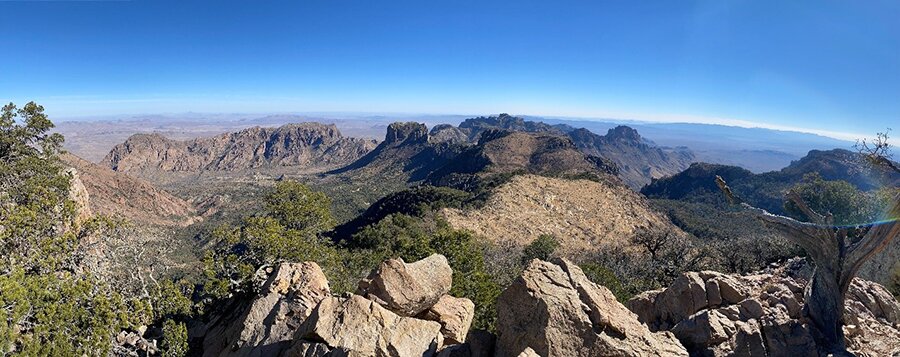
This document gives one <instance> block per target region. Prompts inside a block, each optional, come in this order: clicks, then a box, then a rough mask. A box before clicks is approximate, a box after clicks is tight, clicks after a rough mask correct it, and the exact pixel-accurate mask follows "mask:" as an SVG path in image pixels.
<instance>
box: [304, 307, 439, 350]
mask: <svg viewBox="0 0 900 357" xmlns="http://www.w3.org/2000/svg"><path fill="white" fill-rule="evenodd" d="M440 330H441V325H440V324H439V323H437V322H434V321H426V320H420V319H416V318H411V317H404V316H400V315H397V314H395V313H393V312H391V311H390V310H388V309H385V308H384V307H382V306H381V305H379V304H378V303H376V302H374V301H371V300H368V299H366V298H364V297H362V296H359V295H351V296H349V297H346V298H339V297H330V298H327V299H325V300H323V301H322V302H321V303H320V304H319V306H318V307H316V309H315V311H314V312H313V314H312V315H311V316H310V317H309V319H308V320H307V321H306V322H305V323H304V324H303V325H302V326H300V328H299V329H298V330H297V334H296V335H295V337H296V340H298V342H296V343H295V346H294V347H292V348H291V351H289V352H290V353H289V354H288V355H300V356H302V354H299V353H298V352H295V351H303V350H308V349H309V347H306V346H308V345H309V344H318V343H324V344H325V346H324V347H327V348H329V349H332V350H340V351H348V352H349V354H350V355H355V356H397V357H402V356H431V355H434V354H435V353H436V352H437V349H438V348H439V347H440V346H441V341H443V337H442V336H441V333H440ZM317 348H318V349H322V348H321V347H317Z"/></svg>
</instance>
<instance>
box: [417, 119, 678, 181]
mask: <svg viewBox="0 0 900 357" xmlns="http://www.w3.org/2000/svg"><path fill="white" fill-rule="evenodd" d="M487 130H507V131H521V132H529V133H545V134H552V135H558V136H563V137H567V138H569V139H570V140H571V141H572V143H573V144H574V145H575V146H576V147H577V148H578V150H580V151H581V152H582V153H584V154H585V155H589V156H592V157H598V158H602V159H603V160H606V161H607V162H611V163H614V164H615V165H616V166H617V169H618V176H619V177H620V178H621V179H622V180H623V181H624V182H625V183H626V184H627V185H628V186H630V187H631V188H633V189H635V190H639V189H640V188H641V187H642V186H644V185H646V184H648V183H650V180H651V179H653V178H659V177H663V176H667V175H674V174H676V173H678V172H681V170H684V169H685V168H687V167H688V165H690V163H691V162H693V161H694V154H693V153H692V152H691V151H690V150H689V149H687V148H685V147H679V148H674V149H664V148H660V147H657V146H656V145H655V144H654V143H653V142H652V141H649V140H646V139H644V138H642V137H641V135H640V134H638V132H637V131H636V130H634V129H633V128H630V127H627V126H616V127H613V128H610V129H608V131H607V134H606V135H598V134H595V133H594V132H592V131H590V130H587V129H585V128H576V127H573V126H570V125H568V124H556V125H549V124H546V123H543V122H537V121H528V120H525V118H522V117H515V116H511V115H508V114H500V115H498V116H492V117H478V118H471V119H466V120H465V121H463V122H462V123H460V124H459V127H458V128H455V127H452V126H447V125H444V126H438V127H435V128H434V129H432V136H433V137H435V138H439V139H440V138H446V139H447V140H451V141H454V142H457V141H460V140H463V139H465V140H467V141H469V142H476V141H478V140H479V138H480V137H481V135H482V133H483V132H485V131H487Z"/></svg>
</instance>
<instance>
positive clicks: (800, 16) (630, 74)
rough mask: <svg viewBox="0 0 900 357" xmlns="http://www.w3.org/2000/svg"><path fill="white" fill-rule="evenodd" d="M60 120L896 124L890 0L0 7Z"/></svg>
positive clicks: (17, 93)
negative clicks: (391, 117)
mask: <svg viewBox="0 0 900 357" xmlns="http://www.w3.org/2000/svg"><path fill="white" fill-rule="evenodd" d="M0 12H2V13H3V20H2V21H0V40H2V44H3V48H4V49H3V51H2V55H0V100H3V101H15V102H19V103H21V102H24V101H26V100H32V99H33V100H37V101H39V102H41V103H42V104H44V105H45V106H46V107H47V109H48V112H50V113H51V114H53V115H55V116H57V117H66V116H85V115H108V114H125V113H130V114H140V113H172V112H185V111H194V112H245V113H246V112H252V113H256V112H260V113H261V112H309V111H343V112H346V111H352V112H382V113H384V112H398V113H399V112H403V113H436V114H488V113H498V112H510V113H517V114H533V115H563V116H581V117H619V118H633V119H649V120H667V121H673V120H674V121H700V122H704V121H710V122H734V121H748V122H755V123H762V124H765V125H768V126H788V127H799V128H807V129H814V130H821V131H834V132H844V133H850V132H852V133H869V132H874V131H877V130H883V129H884V128H885V127H889V126H895V127H898V128H897V129H900V125H897V123H900V20H898V19H900V2H898V1H858V2H857V1H834V2H831V1H826V2H820V1H815V2H803V1H724V0H715V1H699V2H692V1H652V2H637V1H575V2H567V1H524V0H514V1H421V0H419V1H335V0H330V1H324V0H323V1H297V0H294V1H284V2H280V1H234V2H232V1H209V2H200V1H172V2H167V1H144V0H135V1H41V2H35V1H0Z"/></svg>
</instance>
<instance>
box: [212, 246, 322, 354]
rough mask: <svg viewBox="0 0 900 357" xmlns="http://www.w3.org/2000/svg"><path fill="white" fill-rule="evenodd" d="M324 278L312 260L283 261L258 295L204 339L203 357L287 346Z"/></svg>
mask: <svg viewBox="0 0 900 357" xmlns="http://www.w3.org/2000/svg"><path fill="white" fill-rule="evenodd" d="M329 295H330V290H329V288H328V280H327V279H326V277H325V274H324V273H323V272H322V269H321V268H319V266H318V265H317V264H316V263H309V262H306V263H283V264H281V265H279V266H278V267H276V268H275V270H274V272H273V273H272V274H271V275H270V276H269V277H268V279H267V280H266V282H265V284H264V285H263V287H262V289H261V292H260V294H259V297H257V298H256V299H254V300H253V302H251V303H250V305H249V306H248V307H247V308H246V310H245V311H244V312H243V313H242V314H241V315H239V317H238V318H237V319H236V320H234V321H227V322H223V323H222V324H223V325H225V326H224V332H222V333H216V332H217V331H221V330H222V329H212V330H211V331H213V332H212V333H210V334H207V336H206V338H205V339H204V356H267V355H273V354H277V353H278V352H279V351H281V350H283V349H284V348H286V347H288V346H290V344H291V340H292V339H293V337H294V332H295V331H296V329H297V328H298V327H299V326H300V325H301V324H302V323H303V322H304V321H305V320H306V318H307V317H309V315H310V314H311V313H312V311H313V309H314V308H315V307H316V305H318V304H319V302H320V301H322V299H325V298H326V297H328V296H329Z"/></svg>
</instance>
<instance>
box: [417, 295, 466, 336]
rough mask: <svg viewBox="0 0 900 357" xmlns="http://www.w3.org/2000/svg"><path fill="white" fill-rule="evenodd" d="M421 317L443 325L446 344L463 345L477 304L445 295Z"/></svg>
mask: <svg viewBox="0 0 900 357" xmlns="http://www.w3.org/2000/svg"><path fill="white" fill-rule="evenodd" d="M419 317H420V318H422V319H424V320H430V321H436V322H438V323H440V324H441V334H442V335H444V344H448V345H452V344H458V343H463V342H464V341H465V340H466V335H467V334H468V333H469V327H470V326H471V325H472V318H474V317H475V304H474V303H473V302H472V300H469V299H465V298H456V297H452V296H450V295H444V296H441V298H440V300H438V302H437V303H435V304H434V305H433V306H432V307H431V308H429V309H428V310H426V311H425V312H423V313H422V314H421V315H420V316H419Z"/></svg>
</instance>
